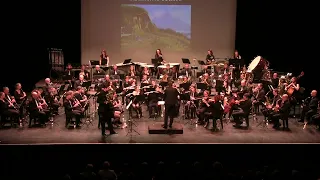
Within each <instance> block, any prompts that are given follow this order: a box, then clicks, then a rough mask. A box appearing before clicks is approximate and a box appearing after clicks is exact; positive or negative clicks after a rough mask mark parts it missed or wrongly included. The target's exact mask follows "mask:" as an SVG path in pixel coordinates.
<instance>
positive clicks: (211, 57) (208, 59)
mask: <svg viewBox="0 0 320 180" xmlns="http://www.w3.org/2000/svg"><path fill="white" fill-rule="evenodd" d="M214 61H215V58H214V55H213V52H212V50H211V49H209V50H208V54H207V56H206V64H211V63H213V62H214Z"/></svg>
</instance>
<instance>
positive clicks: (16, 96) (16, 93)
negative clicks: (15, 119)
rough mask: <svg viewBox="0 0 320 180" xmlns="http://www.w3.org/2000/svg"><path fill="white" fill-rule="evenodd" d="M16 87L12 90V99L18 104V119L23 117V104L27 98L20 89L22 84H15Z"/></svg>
mask: <svg viewBox="0 0 320 180" xmlns="http://www.w3.org/2000/svg"><path fill="white" fill-rule="evenodd" d="M15 87H16V89H15V91H14V99H15V100H16V103H17V104H18V106H19V112H20V119H24V107H25V106H24V105H25V100H26V98H27V95H26V93H25V92H23V90H22V86H21V84H20V83H17V84H16V86H15Z"/></svg>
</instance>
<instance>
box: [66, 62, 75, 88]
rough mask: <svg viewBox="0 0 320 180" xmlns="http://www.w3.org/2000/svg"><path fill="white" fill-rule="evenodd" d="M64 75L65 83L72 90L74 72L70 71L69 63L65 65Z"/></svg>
mask: <svg viewBox="0 0 320 180" xmlns="http://www.w3.org/2000/svg"><path fill="white" fill-rule="evenodd" d="M64 75H65V81H66V82H65V83H66V84H69V85H70V88H71V89H72V88H73V78H74V71H73V70H72V65H71V64H70V63H69V64H67V67H66V70H65V72H64Z"/></svg>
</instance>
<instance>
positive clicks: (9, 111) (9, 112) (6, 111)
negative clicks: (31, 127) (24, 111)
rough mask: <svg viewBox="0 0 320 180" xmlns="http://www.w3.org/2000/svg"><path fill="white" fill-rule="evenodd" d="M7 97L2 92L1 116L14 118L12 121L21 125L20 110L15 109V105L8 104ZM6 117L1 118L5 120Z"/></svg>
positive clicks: (0, 101)
mask: <svg viewBox="0 0 320 180" xmlns="http://www.w3.org/2000/svg"><path fill="white" fill-rule="evenodd" d="M5 97H6V94H5V93H4V92H0V115H1V116H2V115H4V116H5V117H12V118H13V119H12V120H13V121H15V123H19V122H18V121H19V115H20V113H19V110H17V109H15V107H14V104H13V103H10V102H8V101H7V100H6V99H5ZM4 116H2V117H1V118H3V117H4ZM1 121H3V119H1ZM1 123H2V122H1Z"/></svg>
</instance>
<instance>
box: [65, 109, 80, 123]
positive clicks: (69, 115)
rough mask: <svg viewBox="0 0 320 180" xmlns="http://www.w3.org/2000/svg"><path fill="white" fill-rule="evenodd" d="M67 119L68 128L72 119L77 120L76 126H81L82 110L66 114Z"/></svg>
mask: <svg viewBox="0 0 320 180" xmlns="http://www.w3.org/2000/svg"><path fill="white" fill-rule="evenodd" d="M66 115H67V116H66V117H67V119H66V126H68V124H69V123H70V120H71V118H73V117H74V118H75V119H76V125H77V126H79V125H80V122H81V115H82V112H81V111H80V110H73V111H72V112H69V113H67V114H66Z"/></svg>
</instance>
